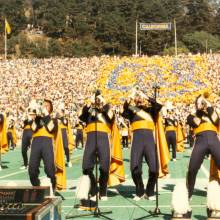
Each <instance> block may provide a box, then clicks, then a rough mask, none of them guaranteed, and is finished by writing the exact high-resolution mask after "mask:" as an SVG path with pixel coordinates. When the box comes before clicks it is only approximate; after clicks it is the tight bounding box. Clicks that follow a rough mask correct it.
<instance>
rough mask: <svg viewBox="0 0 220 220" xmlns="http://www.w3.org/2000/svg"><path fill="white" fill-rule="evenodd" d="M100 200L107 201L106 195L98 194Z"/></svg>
mask: <svg viewBox="0 0 220 220" xmlns="http://www.w3.org/2000/svg"><path fill="white" fill-rule="evenodd" d="M100 200H101V201H104V202H105V201H108V197H107V196H100Z"/></svg>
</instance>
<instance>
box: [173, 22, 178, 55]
mask: <svg viewBox="0 0 220 220" xmlns="http://www.w3.org/2000/svg"><path fill="white" fill-rule="evenodd" d="M173 24H174V38H175V55H176V56H177V55H178V51H177V34H176V20H175V18H174V20H173Z"/></svg>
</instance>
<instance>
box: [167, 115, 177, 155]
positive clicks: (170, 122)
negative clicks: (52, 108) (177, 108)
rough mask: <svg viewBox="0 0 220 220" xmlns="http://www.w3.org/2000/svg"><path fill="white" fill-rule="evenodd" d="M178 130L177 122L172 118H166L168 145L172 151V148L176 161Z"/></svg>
mask: <svg viewBox="0 0 220 220" xmlns="http://www.w3.org/2000/svg"><path fill="white" fill-rule="evenodd" d="M176 128H177V121H176V120H174V119H171V118H165V131H166V140H167V145H168V148H169V150H170V148H172V158H173V159H176Z"/></svg>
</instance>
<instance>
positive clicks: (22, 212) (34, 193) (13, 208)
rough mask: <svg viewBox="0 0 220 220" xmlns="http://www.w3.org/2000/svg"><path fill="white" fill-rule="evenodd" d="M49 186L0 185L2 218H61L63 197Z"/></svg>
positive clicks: (7, 219)
mask: <svg viewBox="0 0 220 220" xmlns="http://www.w3.org/2000/svg"><path fill="white" fill-rule="evenodd" d="M49 192H50V188H49V187H0V220H61V202H62V200H61V198H60V197H54V198H51V197H47V196H48V195H49Z"/></svg>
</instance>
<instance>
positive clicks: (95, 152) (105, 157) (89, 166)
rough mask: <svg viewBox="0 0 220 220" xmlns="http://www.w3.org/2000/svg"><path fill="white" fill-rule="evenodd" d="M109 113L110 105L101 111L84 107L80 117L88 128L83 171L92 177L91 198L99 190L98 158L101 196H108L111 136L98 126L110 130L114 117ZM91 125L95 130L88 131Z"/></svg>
mask: <svg viewBox="0 0 220 220" xmlns="http://www.w3.org/2000/svg"><path fill="white" fill-rule="evenodd" d="M109 111H110V106H109V105H105V106H103V108H101V109H100V108H92V107H88V106H84V108H83V110H82V114H81V115H80V117H79V119H80V120H81V121H83V122H85V123H86V126H87V140H86V145H85V151H84V155H83V164H82V169H83V174H84V175H89V177H90V180H91V189H90V195H91V196H94V195H95V194H96V193H97V190H98V189H97V188H96V180H95V176H94V174H93V169H94V166H95V162H96V157H98V159H99V170H100V177H99V185H100V196H106V194H107V182H108V178H109V167H110V143H109V134H108V132H107V131H104V130H100V129H99V126H98V124H101V125H103V126H105V127H106V128H109V129H110V127H111V125H112V123H113V120H114V117H113V116H112V115H111V116H110V115H109ZM90 125H94V126H93V128H94V129H93V130H88V128H89V126H90ZM96 126H97V127H96ZM96 128H97V129H96Z"/></svg>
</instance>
